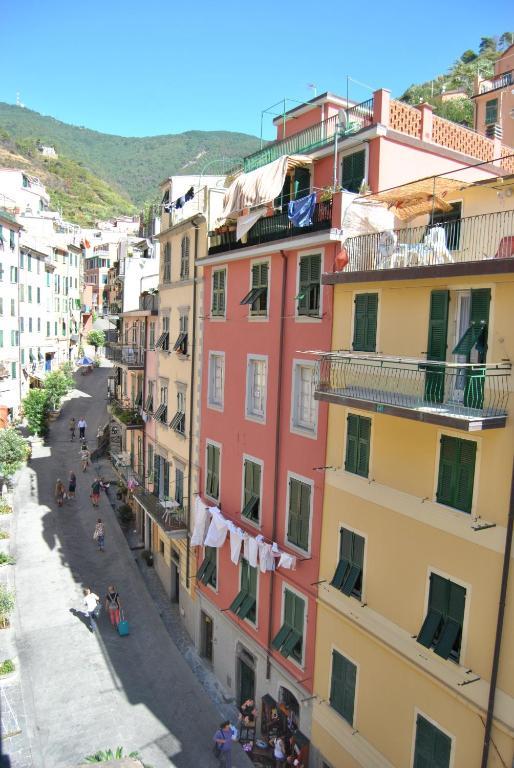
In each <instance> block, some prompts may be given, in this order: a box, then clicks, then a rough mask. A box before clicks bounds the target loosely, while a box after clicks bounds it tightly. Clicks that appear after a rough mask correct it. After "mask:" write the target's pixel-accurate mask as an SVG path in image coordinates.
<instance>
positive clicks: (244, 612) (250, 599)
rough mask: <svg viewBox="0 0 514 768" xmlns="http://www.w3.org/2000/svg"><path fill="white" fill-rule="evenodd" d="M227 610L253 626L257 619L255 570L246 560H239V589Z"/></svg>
mask: <svg viewBox="0 0 514 768" xmlns="http://www.w3.org/2000/svg"><path fill="white" fill-rule="evenodd" d="M229 610H230V611H232V613H235V614H236V616H239V618H240V619H248V621H251V622H252V623H253V624H255V621H256V618H257V568H252V566H251V565H250V564H249V562H248V560H245V559H244V558H243V560H241V587H240V589H239V592H238V593H237V595H236V597H235V599H234V600H233V601H232V603H231V605H230V607H229Z"/></svg>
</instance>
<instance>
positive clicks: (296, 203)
mask: <svg viewBox="0 0 514 768" xmlns="http://www.w3.org/2000/svg"><path fill="white" fill-rule="evenodd" d="M315 205H316V193H315V192H312V193H311V194H310V195H307V196H306V197H301V198H300V199H299V200H291V202H290V203H289V205H288V207H287V217H288V219H289V221H291V222H292V223H293V225H294V226H295V227H310V226H311V225H312V217H313V215H314V207H315Z"/></svg>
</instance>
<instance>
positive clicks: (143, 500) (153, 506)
mask: <svg viewBox="0 0 514 768" xmlns="http://www.w3.org/2000/svg"><path fill="white" fill-rule="evenodd" d="M133 493H134V498H135V499H136V501H137V502H138V504H139V505H140V506H141V507H143V509H144V510H145V512H146V513H147V514H148V515H149V516H150V517H151V518H152V520H153V521H154V522H155V523H157V525H158V526H159V528H160V529H161V530H162V531H164V532H165V533H167V535H168V536H169V538H170V539H182V538H185V537H186V536H187V507H186V506H185V505H184V504H183V505H182V506H181V507H175V508H171V507H169V506H168V505H170V504H172V503H174V502H167V501H161V500H160V499H159V498H158V497H157V496H155V495H154V494H153V493H150V492H149V491H145V490H144V489H143V488H136V490H135V491H134V492H133Z"/></svg>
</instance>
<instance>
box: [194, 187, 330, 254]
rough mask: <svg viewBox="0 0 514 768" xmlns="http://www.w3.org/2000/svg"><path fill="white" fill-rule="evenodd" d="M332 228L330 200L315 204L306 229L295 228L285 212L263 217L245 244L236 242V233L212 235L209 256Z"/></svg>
mask: <svg viewBox="0 0 514 768" xmlns="http://www.w3.org/2000/svg"><path fill="white" fill-rule="evenodd" d="M331 226H332V200H326V201H324V202H321V203H316V205H315V208H314V214H313V216H312V224H311V225H309V226H307V227H295V226H294V225H293V223H292V221H290V220H289V218H288V215H287V211H286V212H284V213H277V214H275V215H274V216H264V217H263V218H262V219H259V220H258V221H257V222H256V223H255V224H254V225H253V227H252V228H251V229H250V231H249V232H248V236H247V239H246V242H245V243H243V242H241V240H236V232H235V230H234V231H231V232H225V233H224V234H220V235H212V236H211V239H210V243H212V244H211V245H210V247H209V255H210V254H214V253H222V252H223V251H232V250H234V249H235V248H247V247H248V246H250V245H259V244H260V243H268V242H271V241H273V240H282V239H284V238H288V237H298V235H303V234H306V233H307V232H316V231H318V230H321V229H329V228H330V227H331Z"/></svg>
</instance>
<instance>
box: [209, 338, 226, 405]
mask: <svg viewBox="0 0 514 768" xmlns="http://www.w3.org/2000/svg"><path fill="white" fill-rule="evenodd" d="M217 362H221V369H220V370H221V376H220V377H221V385H220V391H219V394H220V397H219V400H217V399H216V398H215V394H216V392H217V388H216V386H215V384H216V380H217V376H216V365H217ZM224 406H225V352H222V351H218V350H209V369H208V380H207V407H208V408H212V409H213V410H215V411H223V409H224Z"/></svg>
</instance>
